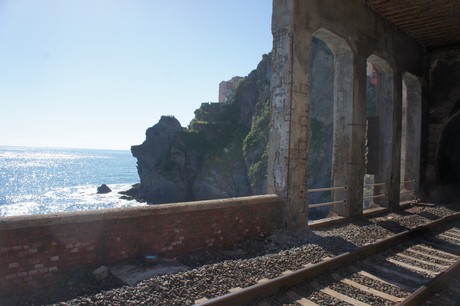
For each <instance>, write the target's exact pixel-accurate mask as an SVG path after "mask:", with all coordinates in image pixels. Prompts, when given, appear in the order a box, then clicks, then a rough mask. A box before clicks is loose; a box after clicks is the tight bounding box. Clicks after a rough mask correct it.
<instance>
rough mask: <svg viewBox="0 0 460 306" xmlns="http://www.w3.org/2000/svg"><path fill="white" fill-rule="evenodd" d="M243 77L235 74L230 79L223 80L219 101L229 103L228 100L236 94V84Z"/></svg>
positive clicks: (220, 85)
mask: <svg viewBox="0 0 460 306" xmlns="http://www.w3.org/2000/svg"><path fill="white" fill-rule="evenodd" d="M241 79H243V77H240V76H234V77H233V78H231V79H230V80H228V81H222V82H220V84H219V103H227V102H228V100H229V99H230V98H231V97H233V96H234V95H235V86H236V83H238V81H239V80H241Z"/></svg>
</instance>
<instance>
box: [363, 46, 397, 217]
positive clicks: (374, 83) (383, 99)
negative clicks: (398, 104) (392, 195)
mask: <svg viewBox="0 0 460 306" xmlns="http://www.w3.org/2000/svg"><path fill="white" fill-rule="evenodd" d="M392 132H393V70H392V68H391V67H390V65H389V64H388V63H387V62H386V61H385V60H384V59H382V58H380V57H378V56H376V55H371V56H369V58H368V59H367V84H366V133H365V139H366V141H365V144H366V153H365V154H366V156H365V164H366V171H365V175H364V190H363V209H369V208H372V207H374V206H384V207H386V206H388V197H387V186H389V181H390V177H391V154H392V145H393V137H392Z"/></svg>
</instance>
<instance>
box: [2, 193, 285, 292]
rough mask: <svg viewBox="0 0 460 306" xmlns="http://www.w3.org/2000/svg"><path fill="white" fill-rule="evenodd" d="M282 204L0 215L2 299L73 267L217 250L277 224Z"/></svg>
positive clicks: (272, 200) (240, 201) (269, 198)
mask: <svg viewBox="0 0 460 306" xmlns="http://www.w3.org/2000/svg"><path fill="white" fill-rule="evenodd" d="M280 208H281V199H280V198H278V197H277V196H276V195H264V196H253V197H244V198H233V199H223V200H210V201H200V202H189V203H177V204H167V205H156V206H145V207H133V208H123V209H111V210H99V211H87V212H75V213H62V214H55V215H36V216H21V217H5V218H0V295H2V294H5V293H13V292H15V293H19V292H22V291H25V290H27V289H29V288H37V287H42V286H46V285H49V284H52V283H53V281H56V279H57V278H58V277H60V276H65V275H66V273H69V272H70V271H72V270H74V269H78V268H94V267H97V266H100V265H111V264H114V263H117V262H120V261H123V260H126V261H136V260H139V261H140V260H141V259H142V257H143V256H144V255H145V254H149V253H155V254H159V255H160V256H164V257H171V256H180V255H186V254H188V253H190V252H193V251H198V250H205V249H221V248H226V247H231V246H232V245H234V244H235V243H238V242H241V241H244V240H247V239H249V238H251V237H254V236H257V235H259V234H260V233H269V232H272V231H274V230H275V229H277V228H278V227H279V225H280V219H279V215H280Z"/></svg>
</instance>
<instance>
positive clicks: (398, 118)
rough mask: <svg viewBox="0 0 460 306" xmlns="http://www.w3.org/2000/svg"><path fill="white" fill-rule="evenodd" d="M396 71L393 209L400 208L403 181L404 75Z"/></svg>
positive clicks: (391, 182)
mask: <svg viewBox="0 0 460 306" xmlns="http://www.w3.org/2000/svg"><path fill="white" fill-rule="evenodd" d="M396 72H397V73H395V74H394V76H393V133H392V138H393V141H392V142H391V143H392V145H393V147H392V151H391V152H392V153H391V158H392V161H391V175H390V177H389V186H388V207H389V208H390V209H392V210H396V209H399V208H400V205H399V202H400V201H399V199H400V191H401V188H400V183H401V122H402V77H401V73H399V72H398V69H397V68H396Z"/></svg>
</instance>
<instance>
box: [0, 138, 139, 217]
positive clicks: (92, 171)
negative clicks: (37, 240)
mask: <svg viewBox="0 0 460 306" xmlns="http://www.w3.org/2000/svg"><path fill="white" fill-rule="evenodd" d="M137 182H139V177H138V174H137V169H136V159H135V158H134V157H133V156H132V155H131V152H129V151H111V150H87V149H49V148H28V147H5V146H0V217H1V216H17V215H33V214H50V213H57V212H68V211H79V210H90V209H103V208H116V207H127V206H138V205H144V204H141V203H138V202H136V201H127V200H122V199H120V196H121V195H120V194H118V191H122V190H127V189H129V188H130V187H131V185H133V184H135V183H137ZM101 184H107V185H108V186H109V187H110V189H112V192H111V193H108V194H97V187H98V186H100V185H101Z"/></svg>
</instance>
